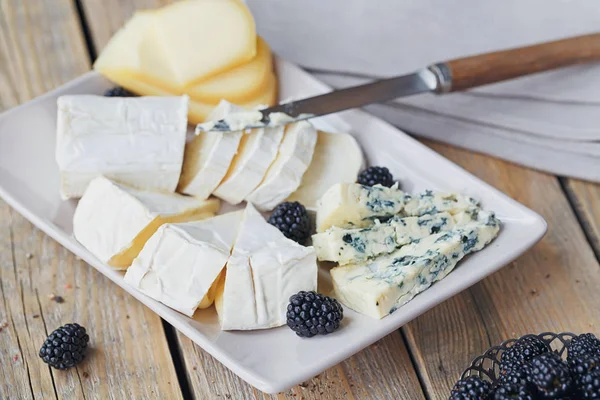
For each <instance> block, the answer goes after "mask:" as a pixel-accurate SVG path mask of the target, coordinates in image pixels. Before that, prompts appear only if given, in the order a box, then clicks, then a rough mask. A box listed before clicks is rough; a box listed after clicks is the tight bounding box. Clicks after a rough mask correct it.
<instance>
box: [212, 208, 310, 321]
mask: <svg viewBox="0 0 600 400" xmlns="http://www.w3.org/2000/svg"><path fill="white" fill-rule="evenodd" d="M316 289H317V260H316V256H315V251H314V249H313V248H312V247H304V246H301V245H299V244H297V243H296V242H294V241H293V240H290V239H288V238H286V237H285V236H284V235H283V233H281V232H280V231H279V230H278V229H277V228H275V227H274V226H272V225H270V224H269V223H268V222H267V221H265V219H264V218H263V217H262V215H260V213H259V212H258V211H256V209H255V208H254V207H253V206H252V204H250V203H249V204H248V206H247V207H246V210H245V211H244V216H243V219H242V223H241V226H240V228H239V233H238V238H237V240H236V242H235V245H234V248H233V252H232V255H231V258H230V259H229V261H228V262H227V267H226V269H225V274H224V275H223V276H222V279H221V281H220V284H219V287H218V289H217V295H216V299H215V306H216V309H217V313H218V315H219V321H220V323H221V328H222V329H223V330H249V329H265V328H273V327H276V326H281V325H284V324H285V323H286V311H287V305H288V301H289V298H290V296H291V295H293V294H295V293H297V292H299V291H301V290H307V291H308V290H316Z"/></svg>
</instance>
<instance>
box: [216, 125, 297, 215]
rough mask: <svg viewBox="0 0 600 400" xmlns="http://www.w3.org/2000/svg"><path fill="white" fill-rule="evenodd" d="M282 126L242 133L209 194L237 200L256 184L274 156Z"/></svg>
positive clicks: (279, 141)
mask: <svg viewBox="0 0 600 400" xmlns="http://www.w3.org/2000/svg"><path fill="white" fill-rule="evenodd" d="M284 129H285V128H284V127H283V126H273V127H265V128H260V129H254V130H253V131H252V132H250V133H247V134H245V135H243V136H242V140H241V142H240V147H239V149H238V153H237V154H236V156H235V157H234V158H233V161H232V162H231V165H230V167H229V171H227V174H226V175H225V177H224V178H223V180H222V181H221V183H220V184H219V186H218V187H217V188H216V189H215V191H214V192H213V195H215V196H217V197H219V198H221V199H223V200H225V201H226V202H228V203H229V204H239V203H241V202H242V201H243V200H244V199H245V198H246V197H247V196H248V195H249V194H250V193H251V192H252V191H253V190H254V189H255V188H256V187H257V186H258V185H259V184H260V182H261V181H262V179H263V178H264V176H265V174H266V173H267V170H268V169H269V167H270V166H271V164H272V163H273V161H274V160H275V158H276V157H277V153H278V150H279V145H280V144H281V141H282V139H283V131H284Z"/></svg>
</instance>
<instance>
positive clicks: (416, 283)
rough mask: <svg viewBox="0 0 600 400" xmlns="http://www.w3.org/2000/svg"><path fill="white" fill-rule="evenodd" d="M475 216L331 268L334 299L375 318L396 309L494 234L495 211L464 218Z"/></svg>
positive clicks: (494, 235)
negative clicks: (371, 256)
mask: <svg viewBox="0 0 600 400" xmlns="http://www.w3.org/2000/svg"><path fill="white" fill-rule="evenodd" d="M473 215H475V220H473V222H472V223H470V224H467V225H465V226H461V227H457V228H455V229H453V230H451V231H448V232H440V233H436V234H433V235H430V236H427V237H425V238H423V239H421V240H419V241H418V242H414V243H412V244H410V245H407V246H404V247H402V248H400V249H399V250H396V251H395V252H393V253H391V254H389V255H385V256H380V257H378V258H376V259H374V260H371V261H367V262H364V263H356V264H349V265H345V266H340V267H336V268H333V269H332V270H331V276H332V278H333V285H334V290H335V293H336V297H337V298H338V299H339V300H340V301H341V302H342V303H343V304H344V305H346V306H347V307H349V308H351V309H353V310H355V311H358V312H360V313H362V314H365V315H368V316H371V317H373V318H383V317H384V316H386V315H388V314H390V313H392V312H394V311H395V310H396V309H397V308H398V307H400V306H402V305H403V304H405V303H407V302H408V301H410V300H411V299H412V298H413V297H414V296H415V295H417V294H418V293H421V292H422V291H424V290H425V289H427V288H428V287H429V286H431V284H432V283H434V282H436V281H438V280H440V279H442V278H444V277H445V276H446V275H447V274H448V273H450V271H452V269H454V267H455V266H456V264H457V263H458V261H460V260H461V259H462V258H463V257H464V256H465V255H467V254H469V253H473V252H475V251H478V250H481V249H482V248H483V247H484V246H485V245H487V244H488V243H489V242H491V241H492V240H493V239H494V238H495V237H496V236H497V234H498V231H499V229H500V222H499V221H498V219H496V217H495V216H494V215H493V213H487V212H483V211H478V212H476V213H475V214H473V213H471V214H468V215H463V217H465V218H470V217H471V216H473Z"/></svg>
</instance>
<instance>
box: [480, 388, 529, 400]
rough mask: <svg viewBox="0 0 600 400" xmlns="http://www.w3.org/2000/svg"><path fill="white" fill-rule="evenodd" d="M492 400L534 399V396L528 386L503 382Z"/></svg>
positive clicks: (491, 397)
mask: <svg viewBox="0 0 600 400" xmlns="http://www.w3.org/2000/svg"><path fill="white" fill-rule="evenodd" d="M490 400H534V396H533V393H532V392H531V390H529V389H528V388H527V387H526V386H522V385H515V384H502V385H500V386H498V387H497V388H496V390H495V391H494V394H493V395H492V396H490Z"/></svg>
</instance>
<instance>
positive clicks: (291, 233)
mask: <svg viewBox="0 0 600 400" xmlns="http://www.w3.org/2000/svg"><path fill="white" fill-rule="evenodd" d="M269 223H270V224H271V225H273V226H275V227H276V228H277V229H279V230H280V231H281V232H282V233H283V234H284V235H285V237H287V238H289V239H292V240H293V241H295V242H297V243H300V244H302V243H304V242H306V239H308V237H309V236H310V233H311V226H310V217H309V216H308V213H307V212H306V208H304V206H303V205H302V204H300V203H298V202H297V201H294V202H285V203H281V204H279V205H278V206H277V207H275V209H274V210H273V213H272V214H271V216H270V217H269Z"/></svg>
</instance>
